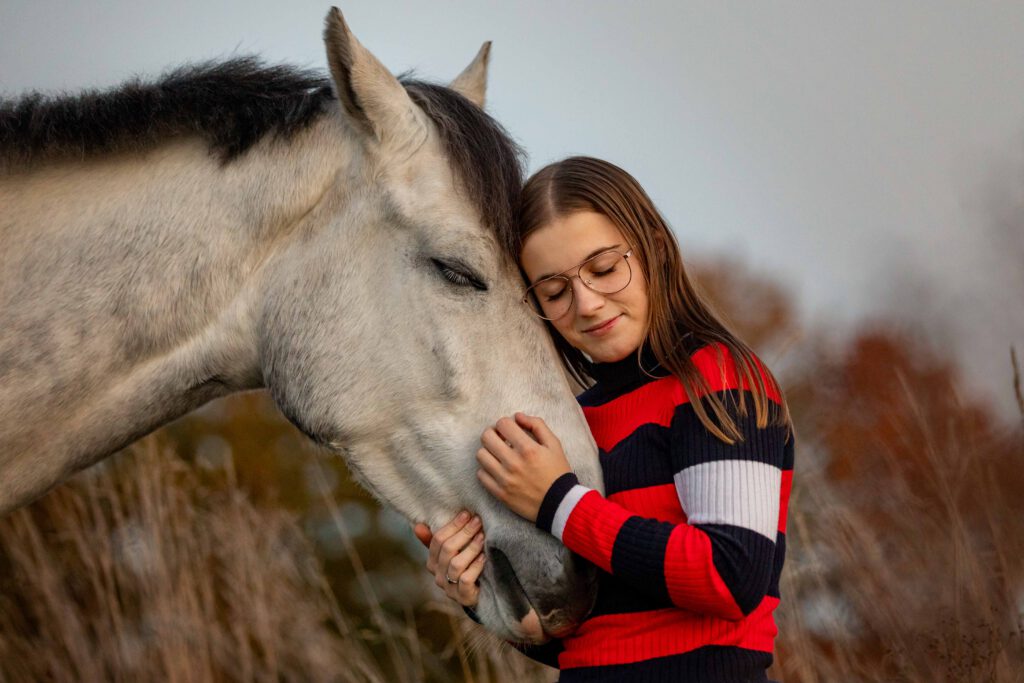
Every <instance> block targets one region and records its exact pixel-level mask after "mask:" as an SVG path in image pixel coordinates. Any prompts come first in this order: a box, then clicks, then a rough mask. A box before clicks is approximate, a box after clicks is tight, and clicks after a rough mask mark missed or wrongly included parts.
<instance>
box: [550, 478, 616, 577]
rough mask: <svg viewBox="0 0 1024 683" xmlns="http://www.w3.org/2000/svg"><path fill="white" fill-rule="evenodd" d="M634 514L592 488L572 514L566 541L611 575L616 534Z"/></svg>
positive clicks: (577, 551) (564, 541)
mask: <svg viewBox="0 0 1024 683" xmlns="http://www.w3.org/2000/svg"><path fill="white" fill-rule="evenodd" d="M630 517H632V514H631V513H630V512H629V511H628V510H624V509H623V508H622V507H620V506H618V505H609V504H608V501H606V500H605V499H604V498H603V497H602V496H601V494H600V493H598V492H597V491H590V492H588V493H587V494H585V495H584V496H583V497H582V498H580V500H579V502H577V503H576V507H574V508H573V509H572V512H571V513H569V519H568V521H567V522H566V524H565V530H564V531H563V532H562V543H563V544H564V545H565V547H567V548H568V549H569V550H572V551H574V552H576V553H579V554H580V555H582V556H583V557H585V558H586V559H588V560H590V561H591V562H593V563H594V564H596V565H597V566H598V567H600V568H601V569H603V570H605V571H606V572H608V573H609V574H610V573H611V571H612V565H611V562H612V548H613V547H614V546H615V537H616V536H618V534H619V529H621V528H622V525H623V524H625V522H626V520H627V519H629V518H630Z"/></svg>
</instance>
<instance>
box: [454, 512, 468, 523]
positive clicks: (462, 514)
mask: <svg viewBox="0 0 1024 683" xmlns="http://www.w3.org/2000/svg"><path fill="white" fill-rule="evenodd" d="M455 519H456V520H458V521H460V522H462V523H465V522H466V520H467V519H469V513H468V512H466V511H465V510H463V511H462V512H460V513H459V516H458V517H456V518H455Z"/></svg>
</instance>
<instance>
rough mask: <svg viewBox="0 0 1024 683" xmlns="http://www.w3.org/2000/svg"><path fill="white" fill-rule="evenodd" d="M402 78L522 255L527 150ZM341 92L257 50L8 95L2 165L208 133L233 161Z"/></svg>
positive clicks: (212, 144) (214, 147)
mask: <svg viewBox="0 0 1024 683" xmlns="http://www.w3.org/2000/svg"><path fill="white" fill-rule="evenodd" d="M399 81H400V82H401V83H402V85H403V86H404V87H405V89H406V91H407V92H408V93H409V95H410V97H411V98H412V99H413V101H414V102H415V103H416V104H417V105H418V106H419V107H421V108H422V109H423V110H424V112H426V114H427V115H428V117H429V118H430V119H431V120H432V121H433V123H434V125H435V126H436V128H437V131H438V133H439V134H440V137H441V140H442V143H443V145H444V148H445V151H446V153H447V155H448V158H449V162H450V163H451V165H452V168H453V170H454V172H455V174H456V176H457V177H458V178H459V179H460V180H461V181H462V185H463V189H464V190H465V191H466V193H467V196H468V197H469V199H470V201H471V202H472V203H473V204H474V205H475V206H476V208H477V209H478V211H479V212H480V215H481V218H482V219H483V221H484V223H485V224H486V225H487V226H488V227H489V228H491V229H492V230H493V231H494V232H495V234H496V235H497V237H498V238H499V241H500V243H501V244H502V246H503V247H504V248H506V249H507V250H508V251H509V252H510V253H514V248H515V239H516V238H515V229H514V214H515V207H516V205H517V203H518V198H519V192H520V189H521V187H522V184H523V152H522V150H521V148H520V147H519V146H518V145H517V144H516V143H515V142H514V141H513V140H512V139H511V138H510V137H509V135H508V133H507V132H506V131H505V130H504V128H502V127H501V125H500V124H499V123H498V122H497V121H495V120H494V119H492V118H491V117H490V116H488V115H487V114H486V113H484V112H483V110H481V109H480V108H479V107H477V106H475V105H474V104H472V103H471V102H470V101H469V100H467V99H466V98H464V97H463V96H461V95H460V94H458V93H456V92H455V91H453V90H450V89H449V88H446V87H444V86H440V85H436V84H433V83H427V82H424V81H420V80H416V79H413V78H411V77H409V76H404V75H403V76H400V77H399ZM334 99H335V96H334V92H333V90H332V89H331V81H330V79H329V78H328V77H327V75H326V74H324V73H321V72H318V71H313V70H306V69H300V68H298V67H294V66H289V65H265V64H264V63H263V62H262V60H260V59H259V58H258V57H254V56H244V57H236V58H232V59H228V60H224V61H209V62H201V63H197V64H186V65H184V66H181V67H178V68H176V69H174V70H171V71H169V72H166V73H165V74H163V75H162V76H161V77H160V78H159V79H158V80H156V81H154V82H149V83H145V82H142V81H141V80H139V79H138V78H135V79H132V80H129V81H126V82H125V83H122V84H121V85H119V86H116V87H114V88H111V89H108V90H105V91H100V90H95V89H92V90H85V91H83V92H81V93H77V94H66V93H62V94H59V95H45V94H42V93H39V92H30V93H28V94H27V95H24V96H22V97H21V98H18V99H15V100H0V169H3V168H4V167H6V168H18V167H30V166H32V165H34V164H37V163H41V162H44V161H48V160H55V159H68V158H70V159H85V158H91V157H98V156H103V155H106V154H110V153H115V152H143V151H146V150H149V149H152V148H154V147H156V146H157V145H159V144H160V143H161V142H163V141H165V140H167V139H170V138H173V137H178V136H187V135H196V136H199V137H201V138H202V139H203V140H205V142H206V144H207V147H208V149H209V150H210V153H211V154H215V155H217V156H218V157H219V158H220V160H221V163H223V164H228V163H230V162H231V161H234V160H235V159H237V158H239V157H240V156H242V155H243V154H245V152H246V151H248V150H249V149H250V148H251V147H252V146H253V145H255V144H256V143H257V142H259V141H260V140H262V139H263V138H264V137H265V136H267V135H271V134H273V135H276V136H280V137H282V138H284V139H288V138H290V137H291V136H293V135H294V134H296V133H298V132H300V131H302V130H305V129H306V128H308V127H309V126H310V125H311V124H312V123H314V122H315V121H316V120H317V119H319V117H320V116H322V115H323V114H324V113H325V112H326V111H327V110H328V106H329V104H330V103H331V102H332V101H333V100H334Z"/></svg>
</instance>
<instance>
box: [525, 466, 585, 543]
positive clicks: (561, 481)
mask: <svg viewBox="0 0 1024 683" xmlns="http://www.w3.org/2000/svg"><path fill="white" fill-rule="evenodd" d="M578 483H580V480H579V479H577V478H576V475H575V474H574V473H573V472H566V473H565V474H563V475H562V476H560V477H559V478H558V479H555V480H554V481H553V482H552V483H551V486H550V487H548V492H547V493H545V494H544V500H542V501H541V502H540V509H539V510H538V511H537V521H536V522H535V524H536V525H537V528H538V529H541V530H543V531H546V532H548V533H549V534H550V533H551V524H552V523H553V522H554V520H555V513H556V512H558V506H559V505H560V504H561V502H562V499H563V498H565V494H567V493H569V489H571V488H572V487H573V486H575V485H576V484H578Z"/></svg>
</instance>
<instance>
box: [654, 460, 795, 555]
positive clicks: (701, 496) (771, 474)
mask: <svg viewBox="0 0 1024 683" xmlns="http://www.w3.org/2000/svg"><path fill="white" fill-rule="evenodd" d="M673 479H674V480H675V483H676V493H678V494H679V502H680V504H682V506H683V511H684V512H685V513H686V518H687V521H688V522H689V523H690V524H731V525H733V526H741V527H743V528H744V529H750V530H751V531H756V532H757V533H759V534H761V535H762V536H766V537H768V539H769V540H771V541H772V542H774V541H775V537H776V534H777V532H778V530H779V499H780V496H781V495H782V470H780V469H779V468H778V467H775V466H774V465H769V464H766V463H763V462H753V461H751V460H714V461H712V462H705V463H701V464H700V465H693V466H691V467H687V468H686V469H684V470H683V471H682V472H678V473H677V474H676V475H675V477H673Z"/></svg>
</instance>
